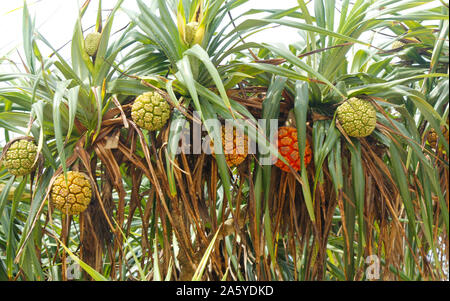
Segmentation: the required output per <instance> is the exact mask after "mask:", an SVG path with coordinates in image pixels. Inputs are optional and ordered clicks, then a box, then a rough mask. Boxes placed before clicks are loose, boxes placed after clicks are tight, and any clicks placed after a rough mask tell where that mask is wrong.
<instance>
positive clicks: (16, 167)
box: [3, 140, 37, 176]
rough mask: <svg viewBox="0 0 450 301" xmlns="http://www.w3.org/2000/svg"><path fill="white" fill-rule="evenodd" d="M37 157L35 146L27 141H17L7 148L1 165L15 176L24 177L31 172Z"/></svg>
mask: <svg viewBox="0 0 450 301" xmlns="http://www.w3.org/2000/svg"><path fill="white" fill-rule="evenodd" d="M36 156H37V147H36V145H35V144H34V143H33V142H31V141H27V140H18V141H16V142H14V143H12V144H11V145H10V147H9V148H8V150H7V152H6V154H5V158H4V160H3V165H4V166H5V167H6V168H7V169H8V170H9V172H10V173H11V174H13V175H15V176H24V175H27V174H29V173H31V171H32V170H33V167H34V162H35V160H36Z"/></svg>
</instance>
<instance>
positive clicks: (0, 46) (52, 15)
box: [0, 0, 297, 56]
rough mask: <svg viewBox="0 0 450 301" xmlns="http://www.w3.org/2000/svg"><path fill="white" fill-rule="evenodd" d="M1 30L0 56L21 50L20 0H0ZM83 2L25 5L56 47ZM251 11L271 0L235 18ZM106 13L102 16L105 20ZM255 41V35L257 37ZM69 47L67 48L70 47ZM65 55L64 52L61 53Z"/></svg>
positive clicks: (41, 0)
mask: <svg viewBox="0 0 450 301" xmlns="http://www.w3.org/2000/svg"><path fill="white" fill-rule="evenodd" d="M0 3H1V4H0V28H2V33H1V39H0V55H2V56H3V55H5V54H7V53H9V52H10V51H11V50H12V49H14V48H15V47H18V48H19V49H21V47H22V41H21V37H22V12H23V10H22V7H23V0H7V1H5V0H1V1H0ZM83 3H84V0H64V1H62V0H28V1H27V4H28V7H29V10H30V13H31V15H32V16H35V17H36V24H37V29H38V30H39V32H40V33H41V34H42V35H43V36H44V37H45V38H46V39H47V40H48V41H49V42H50V43H51V44H52V45H53V46H54V47H55V48H59V47H60V46H62V45H64V44H65V43H66V42H68V41H69V40H70V39H71V37H72V33H73V26H74V24H75V21H76V19H77V14H78V8H79V7H80V6H81V5H82V4H83ZM115 3H116V0H103V2H102V4H103V9H110V8H112V7H113V6H114V5H115ZM296 5H297V1H296V0H277V2H276V6H275V7H276V8H279V9H282V8H292V7H294V6H296ZM97 7H98V0H93V1H91V4H90V6H89V9H88V11H87V12H86V14H85V16H84V17H83V26H84V28H86V27H89V26H90V25H94V24H95V20H96V13H97V12H96V11H97ZM122 7H124V8H127V9H131V10H134V11H137V10H138V9H137V5H136V1H135V0H125V1H124V3H123V5H122ZM253 8H274V1H273V0H250V1H249V2H248V3H246V4H244V5H243V6H242V7H240V8H238V9H236V11H235V15H236V16H237V15H239V14H240V13H242V12H245V11H247V10H249V9H253ZM107 14H108V12H105V13H104V17H106V16H107ZM114 21H115V22H114V27H115V28H117V29H118V28H121V27H123V26H124V25H126V24H127V22H128V21H129V19H128V16H127V15H126V14H125V13H124V12H123V11H119V12H118V13H117V14H116V17H115V20H114ZM288 34H295V31H294V30H283V32H280V31H279V30H278V31H274V30H268V31H265V32H264V34H260V35H259V37H263V36H264V39H265V40H266V41H272V42H281V41H286V35H288ZM257 38H258V36H257ZM69 47H70V46H68V47H67V48H69ZM63 53H64V52H63Z"/></svg>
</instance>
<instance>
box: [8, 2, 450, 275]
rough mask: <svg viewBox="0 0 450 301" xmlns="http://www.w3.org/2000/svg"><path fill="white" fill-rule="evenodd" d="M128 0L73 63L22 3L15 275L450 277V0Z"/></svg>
mask: <svg viewBox="0 0 450 301" xmlns="http://www.w3.org/2000/svg"><path fill="white" fill-rule="evenodd" d="M122 2H123V1H118V2H117V4H116V5H115V6H114V8H113V9H112V10H111V11H110V12H109V14H108V16H107V17H106V19H103V11H102V2H101V1H99V7H98V15H97V20H96V25H95V27H94V29H93V30H83V26H82V25H83V22H82V21H83V20H84V19H83V17H84V15H85V12H86V10H87V9H88V8H90V7H91V6H92V5H91V4H90V1H86V3H85V4H84V5H83V6H82V7H81V8H80V11H79V17H78V20H77V22H76V24H75V27H74V31H73V35H72V39H71V43H70V59H69V58H66V57H63V55H62V54H61V53H60V49H55V48H54V47H53V46H52V45H51V44H50V43H49V42H48V40H47V39H46V38H45V37H44V35H41V33H39V32H38V31H37V30H36V29H35V27H34V23H33V19H32V18H31V16H30V15H29V12H28V8H27V6H26V5H24V9H23V14H24V18H23V20H24V21H23V29H24V30H23V32H24V35H23V50H22V53H23V54H24V57H25V59H24V70H20V69H19V68H18V70H17V71H16V72H8V73H1V74H0V81H1V83H2V85H1V86H0V100H1V102H0V117H1V119H0V126H1V127H2V128H3V129H4V131H5V138H6V140H7V141H8V142H9V143H8V144H6V145H5V147H4V148H3V153H2V157H1V160H2V167H1V169H0V181H1V183H2V184H0V185H1V186H0V187H1V191H0V225H1V227H0V250H1V252H0V278H1V279H26V280H44V279H64V280H65V279H67V275H68V271H69V270H70V269H71V268H70V266H69V261H68V259H69V258H70V259H71V260H73V261H75V262H76V263H77V264H79V265H80V266H81V268H82V269H83V274H82V275H81V276H80V277H81V278H85V279H95V280H105V279H111V280H130V279H140V280H162V279H165V280H191V279H194V280H201V279H202V280H368V279H384V280H417V279H421V280H436V279H448V273H447V274H446V272H445V269H446V268H448V227H449V225H448V222H449V216H448V212H449V210H448V206H449V204H448V151H449V149H448V121H447V120H448V107H449V105H448V99H449V95H448V53H449V50H448V22H449V21H448V5H446V4H445V3H443V2H442V3H441V2H433V1H422V2H417V1H408V0H404V1H386V0H384V1H362V0H357V1H355V2H354V3H350V1H347V0H344V1H322V0H316V1H313V2H311V3H309V4H308V3H305V2H304V1H302V0H299V1H298V5H297V6H295V7H292V8H291V9H286V10H281V9H271V10H258V9H253V10H250V11H248V12H245V13H243V14H241V15H236V14H235V11H237V9H238V8H239V7H240V6H242V5H243V4H245V3H247V2H250V1H245V0H229V1H225V0H189V1H187V0H171V1H162V0H153V1H145V2H144V1H141V0H137V11H132V10H128V9H125V8H123V7H122V4H123V3H122ZM424 4H432V5H429V6H427V8H423V5H424ZM90 5H91V6H90ZM121 7H122V8H121ZM429 7H431V8H429ZM120 9H121V12H124V13H125V15H126V16H127V17H128V18H129V20H130V22H129V24H128V25H127V26H126V27H125V28H122V29H120V30H118V31H116V32H114V31H113V21H114V16H115V15H116V13H117V11H118V10H120ZM261 14H263V15H264V16H263V17H262V18H256V16H261ZM84 22H86V21H85V20H84ZM268 28H276V30H280V31H282V30H283V28H294V29H297V30H298V35H296V36H293V37H289V40H288V41H286V43H285V44H283V45H278V44H273V43H271V41H262V42H255V41H253V40H252V36H253V35H254V34H257V33H259V32H261V31H263V30H265V29H268ZM41 46H46V47H47V48H50V49H51V54H50V55H44V54H43V53H41V50H40V49H41ZM5 61H6V60H5ZM274 120H275V121H276V123H275V131H274V127H273V123H271V121H274ZM228 123H229V124H231V125H232V126H233V127H234V129H233V130H232V131H231V132H227V131H226V130H225V129H227V124H228ZM277 128H278V130H277ZM10 133H16V134H18V135H19V136H20V137H18V138H15V139H12V137H10ZM186 137H188V140H189V141H188V142H187V143H186V141H185V140H184V139H185V138H186ZM252 143H254V146H255V147H253V148H252V147H250V146H251V144H252ZM28 145H31V146H30V149H32V150H31V152H26V151H24V150H26V149H27V147H28ZM198 145H200V146H201V147H200V148H199V147H198ZM204 146H206V147H204ZM208 146H209V148H210V152H209V153H208V152H205V151H204V150H205V149H207V148H208ZM239 148H242V150H243V152H242V151H241V152H238V151H237V149H239ZM250 150H253V151H250ZM22 153H24V155H23V158H22ZM22 159H23V160H24V161H23V162H24V163H23V164H24V165H23V164H22ZM17 160H18V161H17ZM28 161H29V162H28ZM267 162H270V163H267ZM22 165H23V166H22ZM15 170H20V171H19V172H15ZM373 264H375V265H377V266H378V267H379V268H380V269H379V270H377V273H378V274H377V273H375V274H373V273H372V274H371V272H370V271H371V270H370V271H369V269H368V267H370V266H372V265H373Z"/></svg>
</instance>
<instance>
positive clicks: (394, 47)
mask: <svg viewBox="0 0 450 301" xmlns="http://www.w3.org/2000/svg"><path fill="white" fill-rule="evenodd" d="M403 46H405V43H403V42H402V41H395V42H394V43H392V46H391V47H392V49H397V48H400V47H403Z"/></svg>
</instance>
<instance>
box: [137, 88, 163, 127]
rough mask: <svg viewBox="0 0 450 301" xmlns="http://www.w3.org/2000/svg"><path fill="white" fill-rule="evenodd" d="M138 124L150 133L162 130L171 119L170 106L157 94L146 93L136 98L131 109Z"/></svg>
mask: <svg viewBox="0 0 450 301" xmlns="http://www.w3.org/2000/svg"><path fill="white" fill-rule="evenodd" d="M131 117H132V118H133V120H134V122H136V124H137V125H138V126H139V127H141V128H143V129H146V130H149V131H157V130H160V129H161V128H162V127H163V126H164V125H165V124H166V122H167V119H169V117H170V106H169V104H168V103H167V102H166V101H165V100H164V98H163V97H162V96H161V95H159V94H158V93H155V92H146V93H144V94H142V95H140V96H138V97H137V98H136V100H135V101H134V103H133V106H132V108H131Z"/></svg>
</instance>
